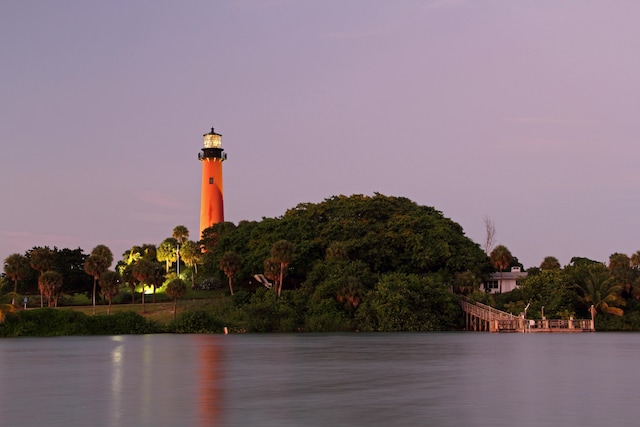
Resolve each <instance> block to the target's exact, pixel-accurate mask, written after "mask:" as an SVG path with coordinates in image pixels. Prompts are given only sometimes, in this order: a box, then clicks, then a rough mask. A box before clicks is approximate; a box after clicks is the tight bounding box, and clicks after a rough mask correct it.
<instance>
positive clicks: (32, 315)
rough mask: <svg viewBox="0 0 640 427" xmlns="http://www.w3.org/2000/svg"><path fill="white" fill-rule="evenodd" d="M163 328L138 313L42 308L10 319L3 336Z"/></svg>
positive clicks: (139, 331)
mask: <svg viewBox="0 0 640 427" xmlns="http://www.w3.org/2000/svg"><path fill="white" fill-rule="evenodd" d="M159 331H160V327H159V326H158V325H157V324H156V323H155V322H152V321H149V320H147V319H145V318H144V317H142V316H140V315H139V314H137V313H134V312H130V311H123V312H119V313H116V314H113V315H97V316H87V315H85V314H83V313H80V312H78V311H74V310H71V309H53V308H41V309H35V310H27V311H21V312H19V313H18V315H17V316H7V319H6V321H5V323H3V324H2V325H0V336H3V337H25V336H41V337H42V336H63V335H122V334H150V333H156V332H159Z"/></svg>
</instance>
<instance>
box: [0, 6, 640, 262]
mask: <svg viewBox="0 0 640 427" xmlns="http://www.w3.org/2000/svg"><path fill="white" fill-rule="evenodd" d="M639 16H640V2H637V1H635V0H633V1H616V2H605V1H597V2H596V1H585V0H576V1H562V2H559V1H556V0H549V1H546V0H537V1H535V2H520V1H512V0H508V1H506V0H505V1H478V0H469V1H464V0H458V1H455V0H449V1H447V0H434V1H428V0H418V1H408V0H407V1H401V2H393V1H374V0H349V1H344V0H323V1H316V2H310V1H298V0H256V1H243V0H239V1H215V2H214V1H209V0H201V1H181V2H177V1H155V0H154V1H135V2H130V1H108V2H106V1H105V2H87V1H84V0H77V1H67V0H60V1H55V2H53V1H48V0H42V1H35V0H32V1H17V0H9V1H4V2H2V3H0V58H1V59H0V61H1V62H0V64H1V65H0V82H1V85H0V143H1V144H2V156H1V157H0V179H1V182H2V187H1V189H0V200H2V209H1V210H0V257H1V258H2V259H4V258H5V257H6V256H7V255H9V254H10V253H13V252H20V253H23V252H24V251H26V250H28V249H30V248H31V247H33V246H36V245H49V246H54V245H55V246H58V247H59V248H64V247H68V248H76V247H78V246H79V247H81V248H83V249H84V250H85V252H89V251H91V249H92V248H93V247H94V246H96V245H98V244H106V245H108V246H109V247H110V248H111V249H112V250H113V252H114V255H115V257H116V258H117V259H119V258H120V254H121V253H122V252H123V251H124V250H126V249H128V248H130V247H131V246H132V245H135V244H143V243H154V244H158V243H160V242H161V241H162V240H163V239H164V238H165V237H167V236H170V235H171V231H172V229H173V227H174V226H176V225H178V224H183V225H186V226H187V227H188V228H189V230H190V231H191V234H192V237H193V238H196V237H197V234H198V221H199V208H200V206H199V204H200V172H201V171H200V167H201V166H200V162H199V161H198V160H197V154H198V152H199V151H200V149H201V148H202V134H204V133H206V132H208V131H209V129H210V128H211V126H215V129H216V131H217V132H219V133H221V134H222V135H223V140H222V142H223V147H224V148H225V152H226V153H228V156H229V160H228V161H227V162H225V163H224V185H225V208H226V209H225V211H226V212H225V216H226V219H227V220H229V221H233V222H235V223H237V222H238V221H240V220H244V219H246V220H260V219H261V218H262V217H275V216H280V215H282V214H284V212H285V211H286V210H287V209H288V208H291V207H294V206H295V205H297V204H298V203H301V202H313V203H317V202H320V201H322V200H324V199H325V198H328V197H331V196H333V195H338V194H344V195H351V194H366V195H372V194H373V193H374V192H380V193H383V194H386V195H390V196H404V197H408V198H410V199H412V200H414V201H415V202H417V203H418V204H421V205H428V206H434V207H435V208H436V209H438V210H441V211H442V212H443V213H444V215H445V216H447V217H450V218H452V219H453V220H454V221H456V222H458V223H460V224H461V225H462V227H463V228H464V230H465V233H466V234H467V236H469V237H470V238H472V239H473V240H475V241H476V242H478V243H480V242H482V240H483V239H484V223H483V218H484V216H485V215H488V216H489V217H491V218H492V219H493V221H494V223H495V226H496V229H497V236H496V237H497V241H498V243H501V244H504V245H506V246H507V247H508V248H509V249H510V250H511V252H512V253H513V254H514V255H515V256H517V257H518V258H519V259H520V261H521V262H523V264H524V265H525V267H531V266H535V265H539V264H540V262H541V261H542V259H543V258H544V257H545V256H547V255H553V256H555V257H557V258H558V259H559V260H560V262H561V264H563V265H564V264H567V263H568V262H569V260H570V259H571V257H572V256H584V257H589V258H592V259H596V260H600V261H606V260H608V257H609V255H610V254H612V253H614V252H622V253H626V254H628V255H630V254H632V253H634V252H635V251H636V250H638V249H640V238H639V236H638V234H639V233H640V227H639V226H638V221H636V220H634V219H633V218H636V217H637V216H638V213H639V212H640V195H639V193H638V191H637V185H638V183H639V182H640V168H638V157H639V155H640V145H639V144H638V135H639V123H640V120H639V119H638V117H637V116H638V111H640V25H638V17H639Z"/></svg>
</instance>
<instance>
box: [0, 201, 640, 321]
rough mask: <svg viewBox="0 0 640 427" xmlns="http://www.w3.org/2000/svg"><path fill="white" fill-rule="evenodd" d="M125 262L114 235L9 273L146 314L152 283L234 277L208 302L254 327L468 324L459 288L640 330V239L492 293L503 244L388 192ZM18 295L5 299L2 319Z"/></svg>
mask: <svg viewBox="0 0 640 427" xmlns="http://www.w3.org/2000/svg"><path fill="white" fill-rule="evenodd" d="M43 260H44V261H43ZM114 261H115V260H114V259H113V257H112V255H111V252H110V250H108V248H106V247H105V246H104V245H98V246H97V247H96V248H94V249H93V250H92V252H91V253H90V254H84V253H83V252H82V250H81V249H79V248H78V249H76V250H68V249H63V250H58V249H57V248H54V249H53V250H51V249H49V248H33V249H32V250H30V251H27V253H26V254H25V255H19V254H13V255H10V256H9V257H7V258H6V259H5V265H4V272H5V275H4V276H3V278H2V281H1V282H0V284H4V292H5V293H6V292H7V291H8V290H13V291H15V292H9V295H11V296H12V297H13V299H16V298H19V297H20V296H21V295H23V294H29V293H30V292H31V293H38V292H39V293H40V298H41V302H40V306H44V305H45V304H44V301H45V300H47V302H48V303H47V305H48V306H55V305H56V304H55V301H57V300H58V298H63V299H64V298H69V297H70V296H72V295H77V294H84V295H87V296H88V297H90V298H93V303H94V307H95V295H96V292H97V291H99V294H101V295H102V296H103V298H104V300H105V301H108V303H109V304H111V302H118V303H126V302H131V303H137V302H142V314H144V313H145V309H144V307H145V306H144V302H145V297H144V293H145V291H146V290H149V289H152V290H153V295H152V297H151V298H152V299H153V300H155V293H156V291H160V292H162V293H163V295H166V296H167V297H168V298H170V299H172V300H173V302H174V315H175V312H176V309H175V307H176V303H177V301H178V299H179V298H181V297H182V296H184V295H185V294H186V295H187V296H189V293H191V295H193V293H194V292H201V293H202V292H206V291H207V290H216V291H217V294H216V295H220V293H221V292H222V291H221V288H222V287H223V286H224V287H228V291H226V292H225V296H224V297H223V298H222V299H221V302H219V303H217V304H213V305H211V306H210V308H209V309H208V314H207V315H208V316H211V319H214V320H215V322H214V324H216V325H218V326H219V325H223V324H224V325H225V326H228V327H229V328H230V329H232V330H236V331H250V332H288V331H435V330H452V329H459V328H461V327H462V326H463V324H462V323H463V316H462V313H461V310H460V307H459V296H458V294H464V295H466V296H467V297H469V298H471V299H475V300H478V301H482V302H484V303H488V304H490V305H492V306H494V307H497V308H500V309H503V310H505V311H509V312H512V313H514V314H519V313H523V312H525V313H526V315H527V317H528V318H540V317H542V316H545V317H547V318H570V317H574V318H588V317H590V314H591V313H590V311H589V310H590V307H591V306H593V307H594V309H595V310H596V311H597V312H598V313H599V315H598V316H597V317H596V327H597V328H598V329H600V330H603V329H611V330H632V329H633V330H638V329H640V306H639V304H638V302H637V301H638V300H639V299H640V252H639V253H637V254H634V255H633V256H631V257H628V256H626V255H623V254H613V255H612V256H611V259H610V262H609V265H605V264H603V263H599V262H595V261H592V260H589V259H586V258H574V259H573V260H572V261H571V263H570V264H569V265H568V266H565V267H564V268H561V266H560V265H559V263H558V262H557V260H555V259H554V258H553V257H547V258H546V259H545V260H544V261H543V263H542V264H541V265H540V267H539V268H538V267H536V268H530V269H529V270H528V273H529V275H528V277H527V278H526V279H525V280H524V281H522V282H521V283H520V286H519V287H518V288H517V289H516V290H515V291H513V292H509V293H503V294H488V293H484V292H480V291H479V290H478V289H479V285H480V283H481V282H482V281H483V280H486V279H488V278H489V276H490V275H491V273H493V272H495V271H508V270H509V268H510V267H511V266H514V265H519V266H521V264H520V263H519V262H518V260H517V258H516V257H513V256H512V255H511V253H510V252H509V251H508V249H507V248H506V247H504V246H502V245H500V246H498V247H496V248H495V249H494V250H493V251H492V252H491V257H489V256H487V254H486V253H485V251H484V250H483V249H481V248H480V246H479V245H478V244H476V243H474V242H473V241H471V240H470V239H469V238H467V237H466V236H465V235H464V232H463V229H462V227H461V226H460V225H459V224H457V223H455V222H454V221H452V220H450V219H449V218H446V217H445V216H444V215H443V214H442V213H441V212H440V211H438V210H436V209H435V208H433V207H428V206H420V205H418V204H416V203H415V202H413V201H411V200H409V199H406V198H402V197H389V196H384V195H381V194H375V195H374V196H363V195H353V196H349V197H347V196H334V197H331V198H329V199H326V200H324V201H323V202H320V203H317V204H313V203H303V204H300V205H298V206H296V207H294V208H292V209H290V210H288V211H287V212H285V214H284V215H282V216H280V217H277V218H263V219H262V220H261V221H241V222H240V223H238V224H237V225H236V224H233V223H230V222H223V223H219V224H215V225H214V226H212V227H210V228H208V229H207V230H205V232H204V233H203V236H202V239H201V240H200V241H193V240H190V239H189V232H188V230H187V229H186V227H184V226H177V227H175V228H174V230H173V233H172V235H171V236H170V237H167V238H166V239H164V240H163V241H162V242H161V243H160V244H158V245H157V246H156V245H153V244H141V245H139V246H134V247H132V248H131V249H130V250H127V251H125V253H124V254H122V256H121V257H120V259H119V260H117V261H115V265H113V267H111V266H112V264H113V262H114ZM48 272H55V273H56V274H48V275H49V276H51V279H52V280H51V281H48V280H44V279H43V278H45V276H46V275H47V273H48ZM187 285H190V286H189V289H188V288H187ZM5 297H6V295H5ZM165 298H166V297H165ZM0 302H1V301H0ZM19 304H20V300H18V301H17V302H16V301H13V303H12V304H4V305H3V304H0V321H1V320H2V317H3V316H4V315H5V314H7V313H9V312H10V311H12V310H11V308H12V307H13V308H15V307H16V306H17V305H19ZM94 314H95V309H94ZM183 315H187V313H183ZM20 316H22V314H20ZM27 316H32V314H28V315H27ZM191 316H196V315H191ZM198 316H202V314H198ZM96 317H98V316H96ZM179 318H180V316H178V319H179ZM211 319H209V320H211ZM176 320H177V319H176ZM192 320H193V318H192ZM12 321H15V319H14V320H12ZM101 321H102V320H101ZM104 322H106V320H105V321H104ZM196 326H197V322H196ZM196 326H194V328H196V329H197V327H196ZM94 329H95V328H94ZM94 329H92V327H88V329H87V330H89V331H91V330H94ZM204 329H206V328H204ZM96 330H108V328H107V329H105V328H102V329H100V328H98V329H96ZM180 330H185V331H192V330H193V328H191V327H189V328H183V329H179V328H178V329H175V331H180Z"/></svg>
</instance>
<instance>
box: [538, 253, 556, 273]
mask: <svg viewBox="0 0 640 427" xmlns="http://www.w3.org/2000/svg"><path fill="white" fill-rule="evenodd" d="M540 270H543V271H546V270H560V261H558V258H556V257H554V256H547V257H544V260H543V261H542V263H541V264H540Z"/></svg>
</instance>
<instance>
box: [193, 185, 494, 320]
mask: <svg viewBox="0 0 640 427" xmlns="http://www.w3.org/2000/svg"><path fill="white" fill-rule="evenodd" d="M202 245H203V247H204V249H205V253H204V257H203V270H206V272H207V274H209V275H218V277H219V279H221V280H222V279H224V278H225V277H226V278H227V279H228V280H229V286H230V292H232V291H233V286H234V285H233V283H236V284H237V285H238V286H239V288H240V289H241V290H243V289H248V290H253V289H255V288H256V286H257V287H258V290H257V291H255V292H254V291H251V292H250V293H248V294H246V295H245V294H244V293H242V294H241V295H234V297H237V298H235V299H236V301H237V305H238V307H239V308H241V309H242V310H243V313H245V314H246V319H245V320H246V324H247V327H248V329H249V330H254V331H295V330H304V331H336V330H347V331H348V330H359V331H400V330H403V331H427V330H450V329H456V328H459V327H460V320H461V318H462V316H461V313H460V308H459V304H458V300H457V297H456V296H455V295H454V294H453V293H451V292H450V291H449V290H450V287H451V286H452V284H453V283H457V282H460V283H467V282H468V281H469V280H471V281H473V282H475V283H476V284H479V283H480V281H481V280H482V279H483V278H484V277H486V276H487V275H488V274H489V273H490V272H491V269H492V267H491V265H490V262H489V258H488V257H487V255H486V254H485V253H484V251H483V250H482V249H481V248H480V247H479V245H477V244H476V243H474V242H472V241H471V240H470V239H469V238H467V237H466V236H465V235H464V232H463V230H462V227H460V225H459V224H457V223H455V222H453V221H451V220H450V219H448V218H445V217H444V216H443V214H442V213H441V212H439V211H437V210H436V209H434V208H432V207H427V206H419V205H417V204H416V203H414V202H412V201H411V200H409V199H406V198H401V197H388V196H384V195H381V194H375V195H374V196H372V197H369V196H362V195H353V196H350V197H346V196H335V197H332V198H329V199H326V200H325V201H323V202H321V203H317V204H312V203H305V204H300V205H298V206H296V207H295V208H293V209H290V210H288V211H287V212H286V213H285V214H284V215H283V216H281V217H279V218H263V219H262V221H251V222H250V221H242V222H240V223H239V224H238V225H235V224H232V223H228V222H227V223H220V224H216V225H214V226H213V227H211V228H209V229H207V230H205V233H204V235H203V239H202ZM229 259H233V260H234V262H233V265H234V268H233V269H228V268H225V266H226V265H227V261H228V260H229ZM256 273H264V276H266V278H267V279H268V280H269V284H267V286H269V285H271V286H272V287H271V289H266V287H264V286H263V285H262V284H261V283H260V282H258V280H257V278H256V277H255V274H256ZM225 275H226V276H225ZM232 279H233V281H232ZM243 298H244V301H243Z"/></svg>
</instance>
